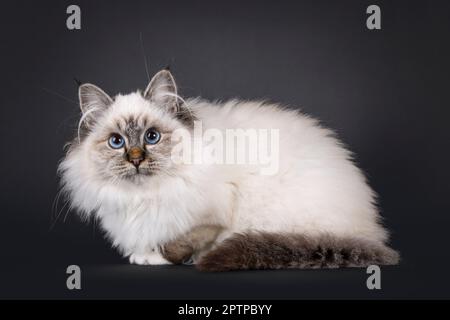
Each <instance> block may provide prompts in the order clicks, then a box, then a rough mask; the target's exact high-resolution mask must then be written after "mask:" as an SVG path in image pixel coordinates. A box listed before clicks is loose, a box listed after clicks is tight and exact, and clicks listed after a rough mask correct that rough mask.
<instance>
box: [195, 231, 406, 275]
mask: <svg viewBox="0 0 450 320" xmlns="http://www.w3.org/2000/svg"><path fill="white" fill-rule="evenodd" d="M399 260H400V256H399V254H398V253H397V252H396V251H395V250H393V249H391V248H389V247H387V246H386V245H384V244H382V243H379V242H373V241H369V240H366V239H359V238H337V237H334V236H331V235H323V236H320V237H306V236H303V235H299V234H289V233H286V234H280V233H268V232H249V233H244V234H235V235H233V236H231V237H230V238H228V239H226V240H224V241H223V242H222V243H221V244H220V245H219V246H218V247H217V248H215V249H214V250H212V251H210V252H209V253H207V254H206V255H205V256H203V257H202V258H201V259H200V261H199V262H198V263H197V265H196V266H197V268H198V269H199V270H201V271H231V270H248V269H285V268H299V269H317V268H341V267H367V266H369V265H372V264H375V265H394V264H397V263H398V262H399Z"/></svg>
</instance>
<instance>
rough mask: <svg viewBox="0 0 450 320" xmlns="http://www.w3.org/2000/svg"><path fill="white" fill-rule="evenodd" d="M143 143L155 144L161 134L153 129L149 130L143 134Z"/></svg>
mask: <svg viewBox="0 0 450 320" xmlns="http://www.w3.org/2000/svg"><path fill="white" fill-rule="evenodd" d="M144 139H145V142H146V143H148V144H157V143H158V142H159V140H160V139H161V134H160V133H159V132H158V131H156V130H155V129H153V128H150V129H148V130H147V132H145V135H144Z"/></svg>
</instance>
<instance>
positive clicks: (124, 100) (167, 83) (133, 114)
mask: <svg viewBox="0 0 450 320" xmlns="http://www.w3.org/2000/svg"><path fill="white" fill-rule="evenodd" d="M79 100H80V107H81V111H82V117H81V120H80V126H79V133H78V138H77V139H76V140H75V142H74V143H73V144H72V146H71V150H70V151H69V154H68V157H67V158H70V154H76V159H73V161H70V159H66V160H68V161H65V164H64V165H65V166H70V165H73V166H77V167H79V170H80V171H81V170H83V171H84V172H89V173H88V175H89V176H90V177H92V178H95V179H96V180H100V181H104V182H107V181H110V182H118V181H123V180H127V181H133V182H134V181H135V182H138V181H142V180H145V179H148V178H151V177H152V176H155V175H158V174H170V173H171V172H172V170H173V169H174V168H173V166H174V164H173V162H172V161H171V150H172V147H173V145H172V144H173V142H172V141H171V136H172V134H173V132H174V131H175V130H177V129H186V128H189V126H191V125H192V121H193V119H192V115H191V114H190V111H189V110H186V109H187V107H186V106H185V105H184V103H183V102H182V99H181V98H180V97H179V96H178V94H177V87H176V84H175V81H174V78H173V76H172V75H171V73H170V71H168V70H162V71H160V72H158V73H157V74H156V75H155V76H154V77H153V79H152V80H151V81H150V83H149V84H148V86H147V88H146V90H145V91H144V92H143V93H141V92H136V93H131V94H127V95H117V96H116V97H114V98H111V97H110V96H109V95H108V94H106V93H105V92H104V91H103V90H102V89H100V88H99V87H97V86H95V85H93V84H82V85H81V86H80V87H79ZM77 162H78V163H77ZM66 169H67V168H66Z"/></svg>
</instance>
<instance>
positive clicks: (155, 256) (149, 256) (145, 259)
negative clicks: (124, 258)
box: [129, 251, 170, 265]
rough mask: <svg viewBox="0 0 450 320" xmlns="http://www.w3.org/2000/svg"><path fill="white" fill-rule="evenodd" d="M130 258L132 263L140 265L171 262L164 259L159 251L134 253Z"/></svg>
mask: <svg viewBox="0 0 450 320" xmlns="http://www.w3.org/2000/svg"><path fill="white" fill-rule="evenodd" d="M129 260H130V263H131V264H138V265H162V264H170V262H169V261H167V260H166V259H164V257H163V256H162V255H161V254H160V253H159V252H157V251H154V252H150V253H144V254H138V253H133V254H132V255H131V256H130V257H129Z"/></svg>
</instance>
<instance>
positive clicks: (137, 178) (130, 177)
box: [123, 171, 155, 184]
mask: <svg viewBox="0 0 450 320" xmlns="http://www.w3.org/2000/svg"><path fill="white" fill-rule="evenodd" d="M154 174H155V173H154V172H152V171H146V172H142V171H135V172H133V173H130V174H127V175H126V176H124V177H123V180H127V181H129V182H133V183H136V184H139V183H142V182H145V181H148V179H150V178H151V177H152V176H154Z"/></svg>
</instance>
